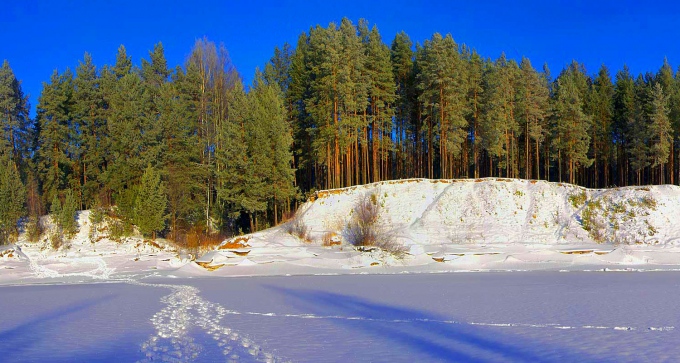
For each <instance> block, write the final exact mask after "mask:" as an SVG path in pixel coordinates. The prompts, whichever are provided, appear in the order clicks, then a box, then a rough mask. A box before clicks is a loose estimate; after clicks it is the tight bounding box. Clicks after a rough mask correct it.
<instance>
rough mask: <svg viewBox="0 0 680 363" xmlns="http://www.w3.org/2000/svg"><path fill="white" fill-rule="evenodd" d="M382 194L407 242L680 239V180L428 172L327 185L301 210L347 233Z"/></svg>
mask: <svg viewBox="0 0 680 363" xmlns="http://www.w3.org/2000/svg"><path fill="white" fill-rule="evenodd" d="M366 194H374V195H375V196H376V197H377V201H378V203H379V204H380V215H379V224H381V225H383V226H385V227H386V228H387V230H388V231H390V232H391V233H392V234H394V236H395V237H396V238H398V239H399V240H401V241H402V242H403V243H405V244H418V245H432V244H498V243H500V244H508V243H512V244H517V243H521V244H583V243H591V242H592V243H607V244H648V245H657V244H661V245H669V244H670V245H674V244H675V243H678V244H680V226H678V225H677V224H676V223H675V222H676V219H677V217H678V216H680V188H679V187H677V186H649V187H628V188H617V189H605V190H597V189H586V188H581V187H578V186H574V185H570V184H563V183H549V182H545V181H536V180H517V179H491V178H489V179H477V180H472V179H467V180H423V179H410V180H400V181H389V182H382V183H374V184H369V185H365V186H357V187H351V188H345V189H335V190H329V191H320V192H318V193H316V196H315V197H314V198H312V200H310V201H309V202H307V203H306V204H304V205H303V206H302V208H301V209H300V214H299V215H300V218H302V220H303V221H304V223H305V224H306V225H307V226H309V227H311V229H312V232H313V233H312V237H313V238H312V239H313V240H320V239H321V238H322V234H323V233H325V232H328V231H332V232H336V233H338V234H339V235H342V228H343V226H345V225H346V223H347V221H348V219H349V218H350V217H351V214H352V211H353V208H354V207H355V206H356V204H357V201H358V199H360V198H362V197H363V196H365V195H366Z"/></svg>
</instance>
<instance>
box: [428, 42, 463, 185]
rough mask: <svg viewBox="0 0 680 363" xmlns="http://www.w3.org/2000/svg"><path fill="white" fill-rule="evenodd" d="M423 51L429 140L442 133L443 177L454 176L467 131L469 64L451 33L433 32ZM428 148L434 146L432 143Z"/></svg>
mask: <svg viewBox="0 0 680 363" xmlns="http://www.w3.org/2000/svg"><path fill="white" fill-rule="evenodd" d="M421 51H422V57H421V61H420V62H419V67H421V72H420V74H419V78H418V87H419V89H420V90H421V91H422V94H421V95H420V100H421V102H423V106H424V109H423V110H424V115H425V117H427V118H428V120H429V123H428V135H429V136H428V143H429V144H433V143H434V140H433V139H432V137H433V136H435V135H436V136H439V139H438V144H439V145H438V146H439V147H438V149H439V153H438V156H439V172H440V175H441V177H442V178H451V177H453V173H454V169H455V167H454V165H453V163H454V162H455V159H456V158H457V157H459V156H460V154H461V152H462V144H463V143H464V142H465V140H466V135H467V131H466V126H467V121H466V119H465V114H466V113H467V109H466V104H465V98H464V96H465V93H466V87H465V80H466V74H465V68H464V66H463V62H462V60H461V56H460V53H459V52H458V45H457V44H456V42H455V41H454V40H453V38H452V37H451V35H450V34H448V35H447V36H446V37H442V36H441V35H440V34H438V33H437V34H435V35H433V36H432V39H431V40H427V41H425V44H424V45H423V48H422V50H421ZM428 149H429V150H432V145H430V146H428ZM429 164H432V160H430V162H429ZM428 169H429V173H428V174H429V177H434V166H433V165H429V166H428Z"/></svg>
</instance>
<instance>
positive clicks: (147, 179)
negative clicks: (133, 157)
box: [134, 164, 168, 239]
mask: <svg viewBox="0 0 680 363" xmlns="http://www.w3.org/2000/svg"><path fill="white" fill-rule="evenodd" d="M167 204H168V201H167V197H166V195H165V184H164V183H163V182H162V181H161V175H160V173H159V172H158V171H157V170H156V169H154V168H153V167H152V166H151V165H150V164H149V165H148V166H147V167H146V169H145V170H144V174H143V175H142V180H141V183H140V185H139V189H138V190H137V197H136V198H135V203H134V224H136V225H137V227H138V228H139V231H140V232H141V233H142V235H143V236H145V237H149V236H151V238H153V239H156V233H157V232H160V231H162V230H163V229H165V222H166V219H167V216H166V213H165V210H166V208H167Z"/></svg>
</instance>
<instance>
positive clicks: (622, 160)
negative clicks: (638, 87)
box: [614, 65, 635, 186]
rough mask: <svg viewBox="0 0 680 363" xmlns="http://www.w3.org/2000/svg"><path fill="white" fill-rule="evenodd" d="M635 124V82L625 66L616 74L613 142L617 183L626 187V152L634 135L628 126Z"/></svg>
mask: <svg viewBox="0 0 680 363" xmlns="http://www.w3.org/2000/svg"><path fill="white" fill-rule="evenodd" d="M634 124H635V82H634V81H633V77H632V76H631V74H630V71H629V69H628V67H627V66H625V65H624V67H623V69H622V70H620V71H619V72H617V73H616V83H615V86H614V142H615V144H616V148H617V160H618V161H619V165H618V169H619V177H618V179H619V183H618V185H624V186H625V185H628V169H629V168H628V167H629V164H630V163H629V159H628V157H627V156H628V150H629V148H630V145H631V144H632V143H633V142H634V141H633V140H632V139H631V137H633V136H634V133H633V132H631V131H629V128H630V126H632V125H634Z"/></svg>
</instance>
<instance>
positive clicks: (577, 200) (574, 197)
mask: <svg viewBox="0 0 680 363" xmlns="http://www.w3.org/2000/svg"><path fill="white" fill-rule="evenodd" d="M586 199H587V196H586V192H585V191H581V192H580V193H577V194H571V195H570V196H569V202H571V205H572V206H573V207H574V208H580V207H581V206H582V205H583V203H585V202H586Z"/></svg>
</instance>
